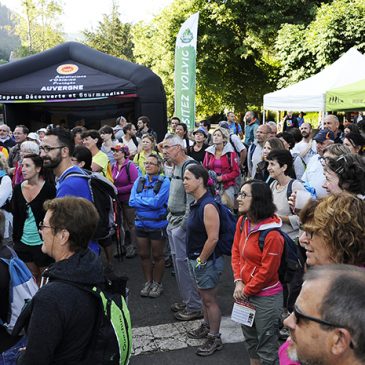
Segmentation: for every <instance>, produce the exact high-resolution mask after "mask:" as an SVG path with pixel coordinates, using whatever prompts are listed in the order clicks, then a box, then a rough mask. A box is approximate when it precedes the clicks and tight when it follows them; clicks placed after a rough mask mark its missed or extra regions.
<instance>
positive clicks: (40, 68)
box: [0, 42, 165, 103]
mask: <svg viewBox="0 0 365 365" xmlns="http://www.w3.org/2000/svg"><path fill="white" fill-rule="evenodd" d="M156 90H160V91H161V92H160V93H159V92H156ZM125 94H128V95H131V94H137V95H135V96H138V97H139V98H140V99H142V101H144V102H161V101H162V102H163V101H164V98H165V94H164V89H163V85H162V82H161V79H160V78H159V77H158V76H157V75H156V74H154V73H153V72H152V71H151V70H150V69H148V68H146V67H144V66H141V65H137V64H134V63H131V62H128V61H125V60H122V59H119V58H116V57H113V56H109V55H107V54H104V53H102V52H99V51H96V50H94V49H92V48H90V47H88V46H85V45H83V44H80V43H77V42H67V43H63V44H61V45H59V46H57V47H54V48H52V49H49V50H46V51H44V52H41V53H38V54H36V55H33V56H29V57H26V58H23V59H20V60H17V61H14V62H10V63H7V64H5V65H2V66H0V103H10V102H29V101H32V102H34V101H69V100H70V99H71V100H90V99H102V98H105V97H110V96H117V97H121V96H123V95H125Z"/></svg>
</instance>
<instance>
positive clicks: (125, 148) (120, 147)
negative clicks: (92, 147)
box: [111, 143, 129, 156]
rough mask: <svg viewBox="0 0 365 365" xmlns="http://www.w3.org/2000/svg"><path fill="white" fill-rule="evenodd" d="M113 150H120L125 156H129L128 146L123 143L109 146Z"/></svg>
mask: <svg viewBox="0 0 365 365" xmlns="http://www.w3.org/2000/svg"><path fill="white" fill-rule="evenodd" d="M111 150H112V151H113V152H114V151H122V152H123V153H124V154H125V155H126V156H129V148H128V146H126V145H125V144H123V143H117V144H116V145H115V146H113V147H112V148H111Z"/></svg>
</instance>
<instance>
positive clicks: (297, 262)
mask: <svg viewBox="0 0 365 365" xmlns="http://www.w3.org/2000/svg"><path fill="white" fill-rule="evenodd" d="M273 230H275V231H278V232H279V233H280V234H281V235H282V236H283V238H284V250H283V254H282V256H281V261H280V266H279V280H280V282H281V283H284V284H285V283H290V282H291V280H292V279H293V277H294V275H295V273H296V272H297V271H298V270H299V268H301V267H303V265H302V262H303V260H302V258H301V254H300V251H299V248H298V246H297V244H296V243H295V242H294V241H293V240H292V239H291V238H290V237H289V235H288V234H287V233H285V232H283V231H282V230H281V229H280V228H272V229H265V230H264V231H260V236H259V247H260V250H261V251H263V249H264V244H265V238H266V236H267V235H268V233H269V232H271V231H273Z"/></svg>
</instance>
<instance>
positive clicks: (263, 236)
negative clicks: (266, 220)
mask: <svg viewBox="0 0 365 365" xmlns="http://www.w3.org/2000/svg"><path fill="white" fill-rule="evenodd" d="M271 231H278V232H280V233H281V230H280V229H279V228H269V229H265V230H263V231H260V235H259V247H260V250H261V251H263V250H264V245H265V239H266V236H267V235H268V234H269V233H270V232H271Z"/></svg>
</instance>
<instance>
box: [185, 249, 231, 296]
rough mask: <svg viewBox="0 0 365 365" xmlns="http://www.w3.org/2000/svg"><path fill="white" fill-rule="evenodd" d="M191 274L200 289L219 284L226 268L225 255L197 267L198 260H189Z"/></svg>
mask: <svg viewBox="0 0 365 365" xmlns="http://www.w3.org/2000/svg"><path fill="white" fill-rule="evenodd" d="M189 261H190V265H189V269H190V270H189V271H190V275H191V276H192V277H193V279H194V280H195V282H196V285H197V287H198V289H213V288H215V287H216V286H217V285H218V282H219V278H220V276H221V274H222V272H223V268H224V258H223V256H219V257H217V258H216V259H215V260H209V261H207V264H206V265H204V266H200V268H196V260H189Z"/></svg>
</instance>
